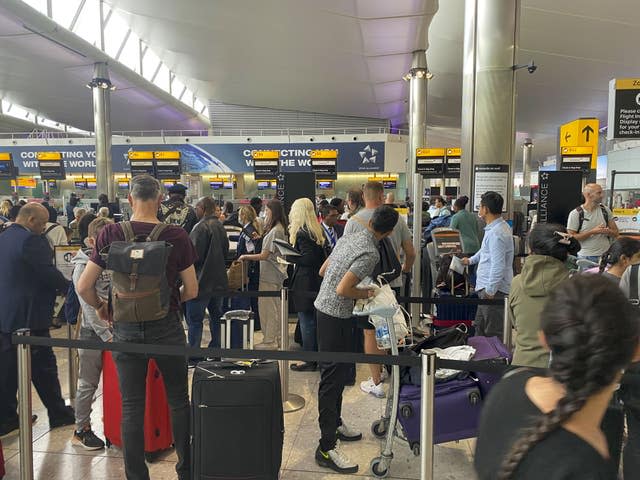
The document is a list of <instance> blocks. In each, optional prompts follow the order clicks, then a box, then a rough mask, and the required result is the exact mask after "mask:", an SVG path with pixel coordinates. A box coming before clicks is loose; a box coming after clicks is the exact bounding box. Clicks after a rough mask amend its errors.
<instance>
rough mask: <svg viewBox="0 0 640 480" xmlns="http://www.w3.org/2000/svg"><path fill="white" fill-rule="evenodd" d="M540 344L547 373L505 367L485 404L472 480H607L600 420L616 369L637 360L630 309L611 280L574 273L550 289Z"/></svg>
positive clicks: (609, 470)
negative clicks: (509, 370) (508, 371)
mask: <svg viewBox="0 0 640 480" xmlns="http://www.w3.org/2000/svg"><path fill="white" fill-rule="evenodd" d="M541 328H542V332H541V333H540V341H541V343H542V344H544V345H545V346H547V347H548V348H549V350H550V352H551V364H550V367H549V372H548V376H547V375H545V374H544V373H543V372H541V371H539V370H529V369H520V370H515V371H514V372H512V374H511V375H508V376H507V377H506V378H505V379H503V381H501V382H500V383H499V384H498V385H497V386H496V387H495V388H494V389H493V390H492V392H491V395H490V396H489V398H488V402H487V403H486V404H485V407H484V410H483V414H482V418H481V420H480V428H479V435H478V441H477V446H476V453H475V467H476V470H477V472H478V477H479V479H480V480H489V479H491V480H495V479H500V480H507V479H518V480H534V479H536V480H538V479H544V480H568V479H576V480H578V479H579V480H591V479H593V480H595V479H598V480H608V479H611V480H614V479H616V478H617V476H616V470H617V466H614V465H613V463H612V462H611V461H610V460H609V449H608V446H607V441H606V439H605V436H604V433H603V432H602V430H601V428H600V425H601V422H602V418H603V416H604V414H605V411H606V409H607V406H608V404H609V401H610V399H611V397H612V395H613V393H614V391H615V390H616V388H617V385H618V382H619V381H620V378H621V375H622V372H623V370H624V369H625V368H626V367H627V366H628V365H629V363H630V362H631V361H633V360H635V361H637V360H638V359H639V358H640V348H639V346H638V345H639V344H638V341H639V335H640V321H639V318H638V313H637V310H635V307H633V306H632V305H631V304H630V303H629V302H628V301H627V300H626V298H625V297H624V295H623V293H622V291H621V290H620V289H619V288H618V287H616V285H614V284H613V282H611V281H609V280H607V279H604V278H602V277H601V276H600V275H576V276H574V277H573V278H571V279H569V280H567V281H566V282H565V283H563V284H562V285H560V286H559V287H558V288H557V290H556V291H555V292H553V293H552V294H551V296H550V298H549V301H548V302H547V304H546V306H545V308H544V309H543V311H542V315H541Z"/></svg>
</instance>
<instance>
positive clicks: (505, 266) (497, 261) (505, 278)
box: [462, 192, 513, 338]
mask: <svg viewBox="0 0 640 480" xmlns="http://www.w3.org/2000/svg"><path fill="white" fill-rule="evenodd" d="M503 204H504V199H503V198H502V196H501V195H500V194H499V193H496V192H486V193H485V194H484V195H482V198H481V200H480V210H479V212H478V215H480V216H481V217H482V218H483V219H484V221H485V222H486V224H487V226H486V227H485V229H484V231H485V233H484V239H483V240H482V246H481V247H480V250H479V251H478V252H477V253H476V254H475V255H473V256H472V257H470V258H463V259H462V263H464V264H465V265H478V269H477V280H476V292H477V293H478V297H480V298H482V299H493V298H496V299H498V298H505V297H507V296H508V295H509V290H510V288H511V281H512V280H513V235H512V233H511V227H509V224H508V223H507V222H505V221H504V219H503V218H502V205H503ZM503 323H504V305H478V311H477V313H476V318H475V321H474V326H475V328H476V335H482V336H486V337H499V338H502V331H503Z"/></svg>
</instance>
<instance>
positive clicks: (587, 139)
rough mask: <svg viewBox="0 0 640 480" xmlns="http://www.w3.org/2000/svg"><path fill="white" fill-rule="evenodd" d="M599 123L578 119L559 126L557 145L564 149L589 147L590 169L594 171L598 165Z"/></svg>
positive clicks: (595, 119) (594, 119)
mask: <svg viewBox="0 0 640 480" xmlns="http://www.w3.org/2000/svg"><path fill="white" fill-rule="evenodd" d="M599 128H600V121H599V120H598V119H597V118H578V119H577V120H574V121H572V122H569V123H565V124H564V125H561V126H560V138H559V144H560V149H561V150H562V149H563V148H565V147H591V163H590V168H591V169H595V168H596V166H597V163H598V130H599Z"/></svg>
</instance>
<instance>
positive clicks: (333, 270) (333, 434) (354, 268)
mask: <svg viewBox="0 0 640 480" xmlns="http://www.w3.org/2000/svg"><path fill="white" fill-rule="evenodd" d="M397 221H398V212H396V211H395V210H394V209H392V208H390V207H387V206H382V207H379V208H377V209H376V210H375V212H373V215H372V216H371V220H370V222H369V224H368V225H369V226H368V228H367V229H366V230H363V231H361V232H358V233H354V234H352V235H349V236H344V237H342V238H341V239H340V240H339V241H338V243H337V244H336V246H335V248H334V249H333V252H332V253H331V256H329V258H328V259H327V260H326V261H325V262H324V264H323V265H322V268H321V269H320V275H321V276H323V277H324V278H323V280H322V284H321V286H320V291H319V292H318V296H317V297H316V301H315V302H314V306H315V307H316V308H317V310H318V311H317V318H318V351H320V352H349V351H352V349H353V328H352V327H353V323H352V321H351V314H352V312H353V307H354V299H358V298H368V297H370V296H372V295H373V290H369V289H358V288H356V285H357V284H358V283H360V282H361V281H362V280H363V279H364V278H365V277H367V276H369V275H371V274H372V273H373V269H374V268H375V266H376V264H377V263H378V262H379V260H380V255H379V253H378V243H379V242H380V240H381V239H383V238H384V237H386V236H388V235H389V234H390V233H391V231H392V230H393V227H394V226H395V225H396V222H397ZM350 370H351V368H350V364H346V363H333V362H322V363H320V372H321V373H320V385H319V387H318V413H319V416H318V423H319V424H320V432H321V437H320V445H319V446H318V448H317V449H316V454H315V457H316V463H317V464H318V465H320V466H321V467H326V468H331V469H332V470H335V471H336V472H338V473H355V472H357V471H358V465H357V464H355V463H354V462H352V461H351V460H349V458H347V456H346V455H345V454H344V453H343V452H341V451H340V450H339V448H338V444H337V441H338V440H343V441H354V440H360V439H361V438H362V433H360V432H356V431H353V430H352V429H350V428H349V427H347V426H346V425H345V424H344V423H343V421H342V418H341V410H342V392H343V390H344V387H345V385H346V383H347V379H348V378H347V377H348V376H349V372H350Z"/></svg>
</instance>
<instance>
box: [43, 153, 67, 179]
mask: <svg viewBox="0 0 640 480" xmlns="http://www.w3.org/2000/svg"><path fill="white" fill-rule="evenodd" d="M38 167H39V169H40V178H42V179H43V180H64V179H65V178H67V176H66V175H65V172H64V162H63V161H62V154H61V153H60V152H40V153H38Z"/></svg>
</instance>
